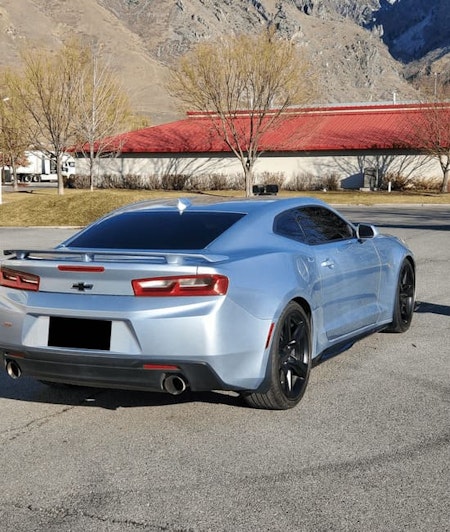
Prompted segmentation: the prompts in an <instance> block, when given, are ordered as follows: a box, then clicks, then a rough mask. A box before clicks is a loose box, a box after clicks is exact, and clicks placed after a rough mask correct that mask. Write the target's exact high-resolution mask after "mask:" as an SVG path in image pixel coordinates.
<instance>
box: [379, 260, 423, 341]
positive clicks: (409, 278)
mask: <svg viewBox="0 0 450 532" xmlns="http://www.w3.org/2000/svg"><path fill="white" fill-rule="evenodd" d="M415 292H416V275H415V272H414V266H413V265H412V263H411V261H410V260H408V259H405V260H404V261H403V263H402V266H401V268H400V272H399V276H398V282H397V290H396V295H395V302H394V314H393V319H392V323H391V324H390V325H389V327H388V328H387V329H386V331H387V332H394V333H403V332H405V331H407V330H408V329H409V326H410V325H411V320H412V317H413V314H414V305H415Z"/></svg>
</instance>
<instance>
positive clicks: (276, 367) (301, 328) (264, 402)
mask: <svg viewBox="0 0 450 532" xmlns="http://www.w3.org/2000/svg"><path fill="white" fill-rule="evenodd" d="M268 363H269V367H268V374H269V375H268V376H269V388H268V389H267V391H266V392H264V393H252V392H250V393H248V394H246V395H244V400H245V402H246V403H247V404H248V405H249V406H251V407H254V408H265V409H270V410H287V409H288V408H292V407H294V406H295V405H297V404H298V403H299V401H300V400H301V398H302V397H303V394H304V393H305V390H306V386H307V384H308V379H309V373H310V370H311V324H310V320H309V318H308V316H307V315H306V312H305V311H304V310H303V308H302V307H301V306H300V305H299V304H298V303H295V302H294V301H291V302H290V303H289V304H288V305H287V307H286V308H285V309H284V310H283V312H282V314H281V316H280V318H279V320H278V323H277V325H276V327H275V330H274V333H273V337H272V344H271V348H270V355H269V362H268Z"/></svg>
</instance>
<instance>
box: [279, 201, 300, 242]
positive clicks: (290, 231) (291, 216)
mask: <svg viewBox="0 0 450 532" xmlns="http://www.w3.org/2000/svg"><path fill="white" fill-rule="evenodd" d="M298 218H299V216H298V210H297V209H291V210H290V211H285V212H283V213H281V214H279V215H278V216H277V217H276V218H275V221H274V225H273V231H274V233H276V234H277V235H281V236H285V237H287V238H292V239H293V240H297V241H298V242H303V243H306V236H305V233H304V231H303V229H302V228H301V226H300V224H299V222H298Z"/></svg>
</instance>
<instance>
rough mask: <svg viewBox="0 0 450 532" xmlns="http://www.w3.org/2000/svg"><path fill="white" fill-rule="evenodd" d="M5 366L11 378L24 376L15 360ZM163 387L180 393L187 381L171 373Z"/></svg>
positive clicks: (184, 388)
mask: <svg viewBox="0 0 450 532" xmlns="http://www.w3.org/2000/svg"><path fill="white" fill-rule="evenodd" d="M5 368H6V373H7V374H8V375H9V376H10V377H11V379H19V378H20V377H21V376H22V370H21V369H20V366H19V364H18V363H17V362H16V361H15V360H6V363H5ZM162 387H163V390H164V391H165V392H167V393H169V394H170V395H180V394H182V393H183V392H184V391H185V390H186V388H187V382H186V379H185V378H184V377H183V376H181V375H169V376H168V377H166V378H165V379H164V380H163V383H162Z"/></svg>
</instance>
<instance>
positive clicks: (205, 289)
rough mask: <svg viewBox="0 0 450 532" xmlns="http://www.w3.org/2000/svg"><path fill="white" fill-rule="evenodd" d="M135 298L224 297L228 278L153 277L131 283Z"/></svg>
mask: <svg viewBox="0 0 450 532" xmlns="http://www.w3.org/2000/svg"><path fill="white" fill-rule="evenodd" d="M132 285H133V290H134V295H135V296H149V297H151V296H153V297H164V296H224V295H225V294H226V293H227V290H228V277H225V276H224V275H184V276H181V277H179V276H176V277H153V278H151V279H134V280H133V281H132Z"/></svg>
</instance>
